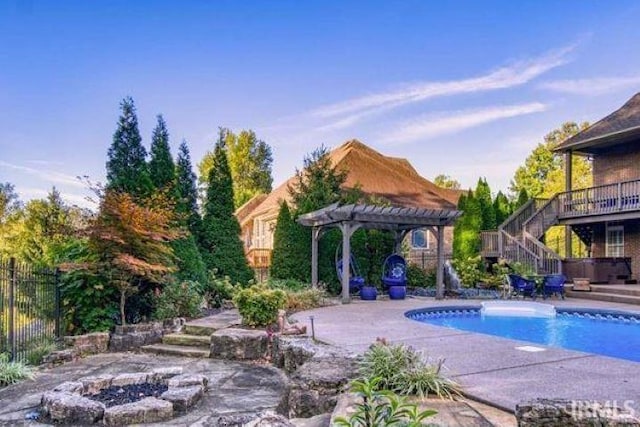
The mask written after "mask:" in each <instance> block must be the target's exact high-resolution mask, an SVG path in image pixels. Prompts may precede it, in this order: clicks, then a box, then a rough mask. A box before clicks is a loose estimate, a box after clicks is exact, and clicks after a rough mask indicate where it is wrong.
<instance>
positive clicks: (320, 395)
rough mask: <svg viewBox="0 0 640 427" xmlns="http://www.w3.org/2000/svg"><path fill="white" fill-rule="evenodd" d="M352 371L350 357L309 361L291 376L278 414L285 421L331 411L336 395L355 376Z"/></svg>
mask: <svg viewBox="0 0 640 427" xmlns="http://www.w3.org/2000/svg"><path fill="white" fill-rule="evenodd" d="M356 368H357V366H356V359H354V358H349V357H314V358H312V359H311V360H309V361H308V362H306V363H305V364H304V365H302V366H301V367H300V368H299V369H298V370H297V371H296V372H295V373H294V374H293V375H292V376H291V386H290V388H289V390H288V393H287V394H286V395H285V397H284V398H283V401H282V403H281V405H280V407H279V412H280V413H284V414H286V415H288V417H289V418H294V417H302V418H309V417H313V416H315V415H319V414H323V413H326V412H331V411H332V410H333V408H334V407H335V405H336V402H337V398H338V395H339V394H340V393H342V392H343V391H344V389H345V386H346V385H347V383H348V382H349V380H351V379H352V378H353V377H354V376H355V375H356Z"/></svg>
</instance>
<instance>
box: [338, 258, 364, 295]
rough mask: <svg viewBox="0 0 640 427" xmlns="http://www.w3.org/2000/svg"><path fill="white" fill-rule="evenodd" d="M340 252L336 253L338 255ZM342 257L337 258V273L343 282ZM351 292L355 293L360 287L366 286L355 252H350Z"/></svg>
mask: <svg viewBox="0 0 640 427" xmlns="http://www.w3.org/2000/svg"><path fill="white" fill-rule="evenodd" d="M337 256H338V254H337V253H336V257H337ZM342 265H343V263H342V258H338V259H337V260H336V274H337V275H338V280H339V281H340V282H342ZM349 270H350V271H349V272H350V273H351V274H350V275H349V292H350V293H355V292H359V291H360V289H361V288H362V287H363V286H364V277H362V276H361V275H360V269H359V268H358V264H357V263H356V259H355V258H354V256H353V254H350V257H349Z"/></svg>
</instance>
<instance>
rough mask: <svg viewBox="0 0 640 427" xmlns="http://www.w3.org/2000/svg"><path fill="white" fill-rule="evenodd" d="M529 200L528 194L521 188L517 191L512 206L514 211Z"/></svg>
mask: <svg viewBox="0 0 640 427" xmlns="http://www.w3.org/2000/svg"><path fill="white" fill-rule="evenodd" d="M528 201H529V194H527V190H526V189H524V188H521V189H520V191H519V192H518V198H517V199H516V204H515V205H514V207H513V210H514V212H515V211H516V210H517V209H518V208H519V207H520V206H522V205H524V204H525V203H527V202H528Z"/></svg>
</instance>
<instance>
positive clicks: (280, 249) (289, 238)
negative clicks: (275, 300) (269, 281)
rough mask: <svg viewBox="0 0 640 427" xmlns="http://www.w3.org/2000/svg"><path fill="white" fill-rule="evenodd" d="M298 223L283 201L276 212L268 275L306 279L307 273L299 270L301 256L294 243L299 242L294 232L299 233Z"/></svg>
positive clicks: (278, 277) (279, 277) (302, 254)
mask: <svg viewBox="0 0 640 427" xmlns="http://www.w3.org/2000/svg"><path fill="white" fill-rule="evenodd" d="M299 227H300V225H299V224H297V223H296V222H295V221H294V220H293V218H292V217H291V212H290V211H289V205H287V202H283V203H282V204H281V205H280V211H279V212H278V220H277V222H276V229H275V231H274V235H273V253H272V258H271V269H270V272H269V274H270V276H271V277H273V278H276V279H297V280H302V281H304V280H307V279H308V275H309V273H308V272H306V271H301V269H300V268H299V264H300V262H301V259H300V258H301V257H304V256H305V254H304V253H301V251H300V248H299V247H296V243H299V242H300V239H298V238H297V236H296V234H297V233H299V231H300V229H299Z"/></svg>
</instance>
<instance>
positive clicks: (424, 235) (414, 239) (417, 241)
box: [411, 230, 431, 249]
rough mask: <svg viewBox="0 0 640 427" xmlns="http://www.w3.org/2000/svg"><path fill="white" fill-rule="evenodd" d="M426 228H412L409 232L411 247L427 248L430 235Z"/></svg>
mask: <svg viewBox="0 0 640 427" xmlns="http://www.w3.org/2000/svg"><path fill="white" fill-rule="evenodd" d="M430 234H431V233H429V232H428V231H427V230H413V231H412V232H411V247H412V248H414V249H429V247H430V246H431V245H430V243H431V242H430V240H431V239H430V236H429V235H430Z"/></svg>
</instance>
